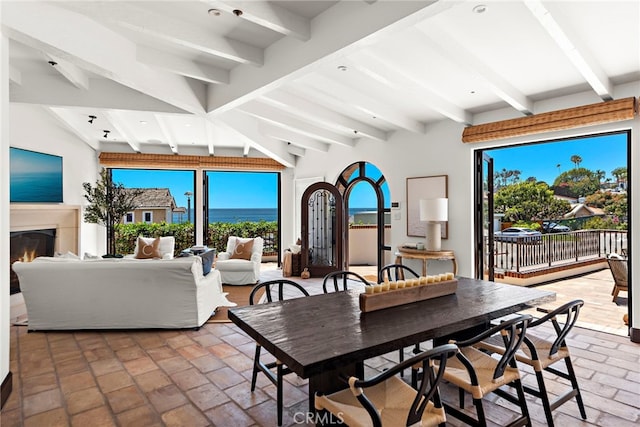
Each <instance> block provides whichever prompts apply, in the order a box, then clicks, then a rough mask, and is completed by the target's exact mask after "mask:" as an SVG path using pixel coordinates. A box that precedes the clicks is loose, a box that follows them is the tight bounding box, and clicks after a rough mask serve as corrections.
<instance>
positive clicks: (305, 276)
mask: <svg viewBox="0 0 640 427" xmlns="http://www.w3.org/2000/svg"><path fill="white" fill-rule="evenodd" d="M309 277H311V273H309V269H308V268H305V269H304V270H303V271H302V273H300V278H301V279H308V278H309Z"/></svg>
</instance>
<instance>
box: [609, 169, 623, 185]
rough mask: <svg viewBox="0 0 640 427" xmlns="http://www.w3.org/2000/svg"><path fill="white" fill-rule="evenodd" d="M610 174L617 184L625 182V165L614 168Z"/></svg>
mask: <svg viewBox="0 0 640 427" xmlns="http://www.w3.org/2000/svg"><path fill="white" fill-rule="evenodd" d="M611 175H613V176H615V177H616V183H617V184H620V183H621V182H626V181H627V168H626V167H619V168H615V169H614V170H612V171H611Z"/></svg>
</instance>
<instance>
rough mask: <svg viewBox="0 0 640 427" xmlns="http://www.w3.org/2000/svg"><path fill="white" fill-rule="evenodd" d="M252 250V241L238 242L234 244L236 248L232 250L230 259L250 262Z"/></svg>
mask: <svg viewBox="0 0 640 427" xmlns="http://www.w3.org/2000/svg"><path fill="white" fill-rule="evenodd" d="M252 249H253V239H251V240H249V241H247V242H244V243H240V240H238V242H237V243H236V247H235V248H234V249H233V253H232V254H231V259H246V260H247V261H250V260H251V250H252Z"/></svg>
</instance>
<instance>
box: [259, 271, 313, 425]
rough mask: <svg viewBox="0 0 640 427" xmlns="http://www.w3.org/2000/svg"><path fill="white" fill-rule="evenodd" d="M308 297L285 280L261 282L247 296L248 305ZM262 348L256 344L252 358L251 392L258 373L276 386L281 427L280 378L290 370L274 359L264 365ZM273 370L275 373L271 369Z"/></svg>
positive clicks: (304, 292)
mask: <svg viewBox="0 0 640 427" xmlns="http://www.w3.org/2000/svg"><path fill="white" fill-rule="evenodd" d="M304 296H306V297H308V296H309V292H307V290H306V289H304V288H303V287H302V286H300V285H299V284H297V283H296V282H293V281H291V280H287V279H276V280H269V281H267V282H262V283H260V284H258V285H256V286H254V288H253V290H252V291H251V293H250V294H249V305H254V304H259V303H268V302H273V301H283V300H285V299H292V298H298V297H304ZM261 349H262V346H260V344H257V343H256V353H255V356H254V358H253V374H252V375H251V392H253V391H255V389H256V380H257V379H258V372H262V373H264V374H265V375H266V376H267V378H268V379H269V380H270V381H271V382H272V383H273V384H274V385H275V386H276V405H277V413H278V425H279V426H281V425H282V406H283V405H282V377H283V376H285V375H287V374H290V373H291V370H290V369H289V368H288V367H286V366H284V365H283V364H282V362H280V361H279V360H277V359H276V361H275V362H269V363H264V362H262V361H261V360H260V352H261ZM274 368H275V373H274V372H273V369H274Z"/></svg>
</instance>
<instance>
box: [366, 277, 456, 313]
mask: <svg viewBox="0 0 640 427" xmlns="http://www.w3.org/2000/svg"><path fill="white" fill-rule="evenodd" d="M457 289H458V281H457V280H456V279H455V277H454V275H453V273H443V274H436V275H432V276H421V277H417V278H415V279H407V280H398V281H395V282H384V283H379V284H375V285H371V286H365V291H364V293H362V294H360V311H363V312H365V313H366V312H369V311H375V310H381V309H383V308H389V307H395V306H398V305H403V304H409V303H412V302H416V301H422V300H426V299H431V298H437V297H441V296H444V295H450V294H455V293H456V290H457Z"/></svg>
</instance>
